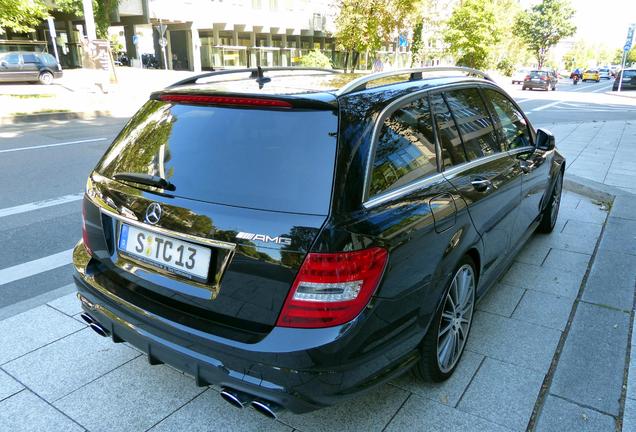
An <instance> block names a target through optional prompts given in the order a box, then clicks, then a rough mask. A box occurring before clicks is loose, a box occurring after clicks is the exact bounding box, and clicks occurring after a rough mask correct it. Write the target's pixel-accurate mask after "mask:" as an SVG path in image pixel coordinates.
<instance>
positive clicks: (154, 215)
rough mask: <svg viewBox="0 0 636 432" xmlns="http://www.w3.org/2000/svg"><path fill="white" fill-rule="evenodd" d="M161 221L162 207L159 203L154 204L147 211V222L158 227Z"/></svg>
mask: <svg viewBox="0 0 636 432" xmlns="http://www.w3.org/2000/svg"><path fill="white" fill-rule="evenodd" d="M159 219H161V206H160V205H159V204H158V203H152V204H150V205H149V206H148V208H147V209H146V222H148V223H149V224H150V225H156V224H157V222H159Z"/></svg>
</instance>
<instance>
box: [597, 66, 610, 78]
mask: <svg viewBox="0 0 636 432" xmlns="http://www.w3.org/2000/svg"><path fill="white" fill-rule="evenodd" d="M598 77H599V79H611V78H612V73H611V72H610V70H609V68H600V69H599V70H598Z"/></svg>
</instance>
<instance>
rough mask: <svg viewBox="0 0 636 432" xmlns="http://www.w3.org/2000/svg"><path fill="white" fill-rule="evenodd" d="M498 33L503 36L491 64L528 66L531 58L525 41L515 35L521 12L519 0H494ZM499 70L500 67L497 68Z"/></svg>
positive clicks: (492, 55) (495, 49)
mask: <svg viewBox="0 0 636 432" xmlns="http://www.w3.org/2000/svg"><path fill="white" fill-rule="evenodd" d="M493 6H494V12H495V21H496V31H497V32H498V33H499V34H500V35H502V37H501V38H500V41H499V43H497V44H496V45H495V47H494V49H493V52H492V54H491V58H492V61H491V62H490V63H491V64H495V65H499V63H500V62H501V61H504V60H505V61H507V62H509V63H511V64H512V65H513V67H515V66H522V65H524V66H525V65H527V64H528V62H529V59H530V57H531V55H530V53H529V52H528V50H527V49H526V47H525V45H524V43H523V41H522V40H521V39H519V38H518V37H517V36H515V35H514V34H513V29H514V26H515V16H516V15H517V14H518V13H519V12H521V10H522V9H521V6H520V5H519V2H518V1H517V0H493ZM497 68H498V69H500V70H501V68H499V66H497Z"/></svg>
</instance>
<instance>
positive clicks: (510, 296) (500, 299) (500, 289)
mask: <svg viewBox="0 0 636 432" xmlns="http://www.w3.org/2000/svg"><path fill="white" fill-rule="evenodd" d="M525 291H526V290H525V289H523V288H518V287H515V286H512V285H506V284H504V283H501V282H499V283H497V284H495V285H494V286H493V287H491V288H490V289H489V290H488V292H487V293H486V294H485V295H484V297H483V298H482V299H481V300H479V302H478V303H477V310H481V311H485V312H491V313H495V314H499V315H504V316H507V317H509V316H511V315H512V312H513V311H514V310H515V308H516V307H517V305H518V304H519V300H521V296H523V293H524V292H525Z"/></svg>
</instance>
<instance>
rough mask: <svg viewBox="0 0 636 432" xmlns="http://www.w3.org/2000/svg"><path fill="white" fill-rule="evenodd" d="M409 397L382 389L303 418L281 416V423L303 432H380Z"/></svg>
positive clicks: (396, 391) (389, 389)
mask: <svg viewBox="0 0 636 432" xmlns="http://www.w3.org/2000/svg"><path fill="white" fill-rule="evenodd" d="M408 396H409V394H408V392H406V391H404V390H402V389H399V388H397V387H395V386H393V385H385V386H382V387H380V388H379V389H374V390H371V391H369V392H368V393H364V394H362V395H360V396H357V397H355V398H353V399H350V400H348V401H345V402H342V403H339V404H337V405H334V406H331V407H329V408H325V409H321V410H319V411H314V412H310V413H306V414H302V415H295V414H292V413H289V412H283V413H282V414H281V416H280V419H281V421H282V422H283V423H285V424H288V425H290V426H292V427H293V428H294V429H299V430H302V431H303V432H311V431H335V430H337V431H376V430H377V431H379V430H382V429H383V428H384V427H385V426H386V425H387V423H389V421H390V420H391V418H392V417H393V416H394V415H395V413H396V411H397V410H398V409H399V408H400V406H401V405H402V404H403V403H404V401H405V400H406V398H407V397H408Z"/></svg>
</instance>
